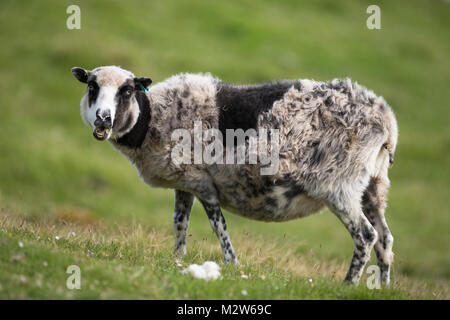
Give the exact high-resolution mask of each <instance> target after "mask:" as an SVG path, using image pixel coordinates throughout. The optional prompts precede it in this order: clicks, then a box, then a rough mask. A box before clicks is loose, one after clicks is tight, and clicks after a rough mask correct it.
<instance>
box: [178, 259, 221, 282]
mask: <svg viewBox="0 0 450 320" xmlns="http://www.w3.org/2000/svg"><path fill="white" fill-rule="evenodd" d="M182 273H183V274H192V276H193V277H194V278H197V279H204V280H217V279H218V278H219V277H220V267H219V265H218V264H217V263H215V262H213V261H206V262H205V263H204V264H202V265H198V264H191V265H190V266H189V267H187V268H186V269H184V270H183V271H182Z"/></svg>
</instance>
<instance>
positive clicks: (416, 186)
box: [0, 0, 450, 298]
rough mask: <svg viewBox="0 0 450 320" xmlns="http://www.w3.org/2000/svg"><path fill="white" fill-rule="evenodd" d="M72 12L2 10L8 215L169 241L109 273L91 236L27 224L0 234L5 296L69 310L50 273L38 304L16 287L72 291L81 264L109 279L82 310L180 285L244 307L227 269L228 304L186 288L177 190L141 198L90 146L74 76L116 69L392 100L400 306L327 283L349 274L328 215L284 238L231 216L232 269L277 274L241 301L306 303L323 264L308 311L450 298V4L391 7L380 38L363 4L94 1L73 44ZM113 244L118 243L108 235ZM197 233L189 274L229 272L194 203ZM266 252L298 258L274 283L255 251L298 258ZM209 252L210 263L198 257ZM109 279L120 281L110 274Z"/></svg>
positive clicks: (285, 226)
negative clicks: (237, 261) (176, 238)
mask: <svg viewBox="0 0 450 320" xmlns="http://www.w3.org/2000/svg"><path fill="white" fill-rule="evenodd" d="M68 4H71V3H69V2H65V1H39V2H30V3H24V2H17V1H2V2H1V3H0V40H1V43H3V44H7V45H4V46H3V48H2V50H1V51H0V89H1V92H2V93H3V94H2V96H1V97H0V133H1V134H0V151H1V156H0V205H1V207H2V215H5V214H6V212H7V213H12V214H26V215H28V216H33V217H35V219H36V220H37V221H40V220H41V219H44V221H47V220H46V219H47V217H49V216H52V217H54V216H56V217H65V218H67V216H70V217H73V216H79V215H80V214H85V215H86V216H88V217H93V218H92V219H94V220H96V221H97V220H99V221H104V225H105V226H111V225H114V224H120V225H123V226H128V227H129V229H127V230H128V232H131V233H132V232H133V231H132V230H133V229H132V227H131V222H132V221H137V222H138V223H140V224H143V225H144V226H146V227H145V228H150V229H151V230H154V231H155V233H156V234H159V233H161V236H157V237H163V238H158V239H159V240H158V241H159V242H161V243H163V245H162V246H161V247H157V249H154V250H153V251H151V253H149V255H148V256H140V257H139V252H138V251H135V259H136V260H135V261H134V262H133V261H129V260H127V259H125V260H121V259H116V258H114V259H113V258H111V259H108V260H110V263H103V261H104V260H105V259H103V258H101V257H91V258H90V259H88V258H87V257H86V252H85V250H83V249H80V247H79V246H80V245H81V244H82V243H84V242H83V241H88V240H87V239H89V238H83V239H68V240H66V242H65V243H67V244H66V246H65V247H63V248H61V247H60V245H59V243H54V242H51V241H50V242H45V241H41V240H39V241H37V240H36V239H35V238H33V237H35V236H36V235H35V234H36V233H38V234H40V232H42V235H41V238H42V239H43V238H45V234H47V233H49V236H50V237H52V234H51V232H50V231H49V230H46V228H51V225H52V223H50V222H48V221H47V222H40V223H43V224H44V225H45V226H46V227H45V228H43V229H44V230H43V231H34V227H33V225H32V224H31V225H30V227H29V228H27V229H26V230H19V229H17V226H15V225H14V223H15V222H16V220H15V219H8V223H4V224H3V225H2V228H1V229H0V236H1V238H2V239H3V240H1V241H0V261H1V264H0V266H1V268H0V270H1V271H2V272H0V274H1V275H0V277H1V278H0V284H1V287H0V289H1V288H2V290H1V291H0V297H69V296H66V295H69V294H70V293H68V292H67V290H63V289H61V290H62V291H61V290H54V289H55V288H57V287H58V286H59V287H61V288H62V287H63V283H62V284H61V282H60V281H57V279H58V276H56V275H55V277H54V278H53V277H50V278H51V279H53V280H51V281H50V280H49V281H45V283H48V287H47V286H44V288H45V290H44V289H39V288H38V287H36V286H35V285H33V284H32V283H31V282H29V283H28V284H24V285H23V286H18V284H20V281H21V280H23V278H21V277H20V275H27V276H31V275H32V274H34V273H39V272H38V271H37V270H40V269H39V266H40V261H41V260H44V259H48V260H52V261H54V262H55V265H54V266H53V267H52V268H54V269H52V270H51V272H52V273H43V271H42V274H43V277H44V278H45V279H47V277H49V275H50V274H58V275H59V277H61V279H63V278H64V279H65V276H66V275H65V274H64V268H65V267H63V266H65V265H66V264H67V263H69V262H70V263H72V261H73V262H76V263H79V264H86V266H87V267H89V268H92V271H88V273H87V275H86V277H88V279H90V280H91V282H94V281H95V280H98V281H103V280H104V283H105V286H104V287H101V286H100V287H99V288H102V289H99V288H97V287H96V286H94V287H92V288H90V287H88V288H90V289H88V288H85V290H82V292H80V293H77V294H78V296H83V297H99V296H101V295H100V294H101V293H102V292H105V291H106V292H108V291H107V290H103V289H105V287H108V286H112V287H113V288H112V289H111V290H112V292H111V295H108V294H106V296H105V297H141V296H142V297H144V296H145V297H152V298H158V297H159V298H164V297H172V298H176V297H182V295H181V294H180V292H181V289H180V288H184V287H183V286H187V287H188V288H190V289H189V290H184V289H183V294H184V292H185V291H186V292H187V294H188V297H190V298H196V297H201V296H202V292H205V293H208V297H237V296H236V292H240V290H239V289H240V288H241V282H242V281H241V280H239V281H233V280H231V278H232V277H233V274H234V273H236V272H238V271H236V270H233V269H228V268H227V270H226V273H225V275H224V277H225V279H224V280H223V281H228V283H227V287H229V288H230V289H229V290H230V291H229V292H228V291H227V292H222V291H221V290H219V289H218V285H217V284H208V285H205V284H198V285H199V287H194V286H193V285H192V284H191V282H188V281H187V280H186V279H184V278H182V277H181V276H177V275H178V272H175V271H174V270H175V269H174V268H175V267H174V263H173V260H174V259H173V257H171V255H169V254H165V253H168V252H170V246H171V241H172V238H171V237H170V231H168V230H170V221H171V211H172V202H173V196H172V194H171V192H169V191H165V190H157V189H152V190H151V189H149V188H147V187H146V186H145V185H144V184H143V183H142V182H141V181H139V180H138V178H137V176H136V173H135V170H134V169H133V168H132V167H131V166H130V165H129V164H128V163H127V162H126V160H125V159H124V158H123V157H122V156H120V155H119V154H118V153H117V152H116V151H114V150H113V149H112V148H111V147H110V146H109V145H108V144H106V143H103V144H101V143H98V142H96V141H94V139H92V136H91V133H90V132H89V130H88V129H86V128H85V127H84V125H83V124H82V122H81V120H80V117H79V108H78V101H79V99H80V97H81V94H82V92H83V90H84V88H83V87H82V86H81V84H79V83H77V82H75V80H74V79H73V77H72V75H71V74H70V71H69V70H70V68H71V67H72V66H76V65H77V66H83V67H87V68H92V67H95V66H98V65H107V64H117V65H122V66H123V67H125V68H127V69H130V70H133V71H135V73H136V74H138V75H146V76H150V77H151V78H152V79H154V81H160V80H162V79H164V78H166V77H168V76H170V75H171V74H173V73H177V72H181V71H186V72H206V71H208V72H211V73H213V74H214V75H217V76H219V77H220V78H222V79H224V80H225V81H230V82H241V83H252V82H260V81H266V80H272V79H275V78H299V77H301V78H314V79H316V80H327V79H331V78H334V77H345V76H350V77H351V78H353V79H355V80H357V81H358V82H359V83H362V84H363V85H365V86H367V87H369V88H371V89H373V90H374V91H375V92H376V93H378V94H380V95H383V96H384V97H385V98H386V100H387V101H388V102H389V103H390V104H391V105H392V106H393V108H394V110H395V111H396V114H397V118H398V122H399V126H400V141H399V146H398V150H397V154H396V165H395V166H394V168H393V169H392V170H391V172H390V175H391V180H392V188H391V193H390V202H389V208H388V221H389V223H390V226H391V230H392V232H393V234H394V236H395V238H396V242H395V253H396V260H395V265H394V272H395V279H397V280H398V283H397V286H398V287H399V289H400V291H401V292H397V291H395V292H394V291H389V290H388V291H383V292H382V293H372V292H369V291H368V290H364V289H363V288H359V289H355V291H353V290H351V289H349V290H348V289H342V288H341V287H333V286H335V285H336V283H335V282H333V280H332V279H331V278H330V277H331V273H332V270H334V267H335V269H336V271H337V272H338V273H337V274H338V275H342V272H344V271H345V270H344V269H345V265H346V264H347V263H348V262H349V259H350V255H351V249H352V244H351V240H350V237H349V236H348V235H347V233H346V231H345V230H344V228H343V227H342V226H341V225H340V223H339V222H338V221H337V219H336V218H335V217H334V216H333V215H332V214H330V213H329V212H325V213H323V214H321V215H319V216H313V217H309V218H306V219H303V220H298V221H293V222H288V223H282V224H274V223H269V224H267V223H261V222H254V221H249V220H245V219H243V218H240V217H237V216H234V215H231V214H226V218H227V222H228V225H229V229H230V232H231V237H232V240H233V243H234V246H235V248H236V250H237V252H238V255H239V256H240V258H241V260H242V261H248V266H247V265H244V266H243V267H242V268H244V269H245V268H250V269H249V270H252V271H253V272H254V273H255V274H264V273H266V275H273V279H267V278H266V280H265V281H262V280H261V281H259V282H258V281H257V280H253V281H252V282H251V286H252V287H251V288H253V289H251V288H250V287H247V291H248V292H249V295H248V297H254V298H271V297H273V298H281V297H284V298H295V297H305V296H306V295H305V294H304V293H305V291H304V290H305V283H304V282H302V281H303V280H304V278H303V277H307V278H308V275H309V274H311V275H314V276H317V277H319V275H320V273H317V271H316V269H315V267H314V266H317V265H323V264H328V265H329V266H330V268H327V269H323V271H324V272H323V273H322V275H323V276H324V277H325V275H328V278H327V277H325V278H324V279H325V280H327V281H325V283H324V284H323V287H322V288H325V289H324V290H318V289H317V288H318V287H320V285H317V286H316V289H315V290H316V291H315V293H313V294H312V296H311V297H315V298H319V297H337V298H338V297H339V296H338V295H337V294H334V293H333V292H335V293H336V291H341V290H342V292H344V293H343V294H344V296H345V297H357V296H359V297H362V298H363V297H372V295H373V294H375V295H377V294H379V296H376V297H378V298H381V297H387V298H389V297H392V296H393V295H394V296H398V297H407V296H408V294H410V295H412V296H423V295H425V297H427V298H434V297H436V296H437V297H441V298H442V297H448V289H447V288H448V283H449V278H450V251H449V247H448V243H449V240H450V239H449V235H448V230H449V226H450V221H449V210H448V205H447V198H448V194H449V180H448V177H449V176H450V152H449V150H450V126H449V119H450V112H449V108H448V101H449V100H450V92H449V90H448V83H449V81H450V61H449V59H448V54H449V52H450V50H449V49H450V48H449V47H450V44H449V42H448V30H449V27H450V26H449V24H450V22H449V21H448V16H449V11H450V6H448V5H446V4H443V3H441V2H439V1H433V2H430V1H406V0H405V1H395V2H394V1H383V2H381V4H380V6H381V8H382V30H379V31H370V30H368V29H366V28H365V19H366V17H367V15H366V14H365V8H366V7H367V5H368V4H369V2H367V3H366V4H364V3H359V2H349V1H343V2H340V3H339V5H338V4H337V3H336V2H335V1H314V2H311V3H310V4H298V3H297V1H290V2H283V4H280V3H278V2H276V3H275V2H271V1H265V2H261V1H240V2H239V4H237V3H233V2H229V1H228V2H223V3H221V4H206V3H205V2H204V1H189V2H187V1H183V2H181V1H180V2H175V1H164V2H145V3H141V2H138V1H129V2H127V4H126V5H125V4H123V2H120V1H98V2H96V3H95V4H94V3H91V2H85V3H82V4H81V5H80V6H81V10H82V29H81V30H76V31H69V30H67V29H66V28H65V19H66V17H67V15H66V14H65V9H66V7H67V5H68ZM49 221H53V220H49ZM57 221H58V220H57ZM60 227H61V225H60V224H58V223H56V224H55V225H54V227H53V228H54V229H52V231H53V233H59V230H60V229H58V228H60ZM124 228H126V227H124ZM106 229H108V228H106ZM45 230H46V231H45ZM107 231H108V232H110V233H111V234H112V236H111V237H113V236H114V234H115V233H114V231H113V230H109V229H108V230H107ZM33 232H34V233H35V234H33ZM190 233H191V234H192V237H190V240H189V241H188V250H191V253H190V255H189V256H188V257H187V259H186V262H202V261H203V260H204V259H205V258H206V257H208V258H214V259H215V260H216V261H219V260H220V259H219V248H218V246H219V245H218V242H217V241H216V239H215V238H214V236H213V235H212V232H211V231H210V228H209V224H208V222H207V220H206V218H205V214H204V213H203V212H202V210H201V208H200V206H199V205H198V204H196V205H195V207H194V212H193V214H192V222H191V227H190ZM9 234H11V235H10V236H9ZM23 239H25V240H23ZM145 239H146V237H145V236H144V235H142V238H141V239H140V240H139V241H141V242H140V244H141V245H142V246H144V248H150V247H149V245H148V244H145ZM162 239H164V240H162ZM204 239H206V240H204ZM21 240H22V241H25V247H24V250H26V255H25V256H24V258H23V259H19V260H18V261H17V263H16V264H14V263H12V262H11V261H10V260H11V257H12V255H14V254H16V253H17V250H19V249H18V247H17V243H18V241H21ZM127 240H129V238H127V237H123V238H122V243H121V245H123V246H126V245H127ZM105 241H107V240H105ZM136 241H137V240H136ZM272 243H274V244H275V245H274V246H275V247H276V248H278V247H282V248H289V252H290V255H289V257H290V259H291V260H292V261H291V262H289V263H286V265H283V264H280V263H277V264H276V270H275V271H273V273H271V272H272V271H269V270H265V268H269V267H268V266H266V262H264V260H262V261H263V262H261V261H260V262H255V263H250V261H252V257H254V255H255V252H254V250H251V248H253V247H258V248H261V252H260V256H261V257H265V256H269V257H272V259H273V260H274V261H279V260H281V261H284V259H288V258H289V257H286V255H287V254H286V253H285V250H284V249H280V248H278V249H273V250H272V251H271V250H269V249H268V250H266V249H265V246H267V245H268V244H272ZM99 245H100V246H104V251H105V252H108V250H109V249H110V247H108V245H107V243H103V242H102V243H101V244H99ZM192 247H194V248H192ZM3 248H5V250H3ZM210 248H213V249H210ZM206 249H208V250H209V251H208V254H209V256H206V253H205V256H202V251H204V250H206ZM211 250H212V251H211ZM305 257H309V258H308V259H309V260H310V261H309V262H308V263H307V262H305V261H304V260H305ZM28 258H30V259H28ZM153 259H156V260H153ZM308 259H307V260H308ZM150 260H151V261H155V262H154V263H149V261H150ZM158 261H160V263H159V264H158V263H157V262H158ZM18 266H21V267H20V268H19V267H18ZM49 266H50V263H49ZM142 266H145V268H146V269H145V270H146V272H144V273H143V274H144V275H142V277H147V278H145V279H140V278H138V279H139V281H137V283H140V284H141V285H142V286H143V287H142V288H141V289H140V290H137V289H136V290H131V289H130V288H127V274H128V271H129V272H131V273H132V272H136V271H137V270H138V269H139V268H140V267H142ZM114 268H119V270H122V269H121V268H124V270H127V272H114V270H115V269H114ZM166 269H167V270H166ZM3 270H6V272H3ZM89 270H91V269H89ZM320 270H322V269H320ZM166 271H167V272H168V273H167V274H172V275H173V276H174V277H175V280H174V282H173V283H170V281H169V278H166V277H162V276H161V275H163V274H166V273H165V272H166ZM47 272H50V271H47ZM58 272H59V273H58ZM258 272H260V273H258ZM286 277H288V278H286ZM256 278H257V277H256ZM102 279H103V280H102ZM170 279H171V278H170ZM283 279H284V280H283ZM286 279H291V280H290V281H288V283H289V286H290V287H289V289H288V290H287V291H283V293H277V292H274V291H270V290H268V291H264V284H265V283H267V282H268V280H269V282H270V283H271V284H273V286H274V287H275V286H278V287H280V284H281V283H282V282H283V281H285V282H286ZM141 280H142V281H141ZM328 281H329V282H328ZM188 283H189V284H188ZM422 283H425V285H426V288H424V287H423V285H422ZM106 284H108V285H106ZM144 284H146V285H144ZM246 285H247V284H246ZM59 287H58V288H59ZM333 288H334V289H333ZM259 289H261V290H259ZM333 290H334V291H333ZM347 290H348V291H347ZM144 292H145V294H144ZM327 292H329V293H327ZM393 292H394V293H393ZM408 292H409V293H408ZM433 292H434V293H435V294H436V295H433ZM141 293H142V295H140V294H141ZM383 294H384V295H385V296H384V295H383ZM78 296H77V297H78Z"/></svg>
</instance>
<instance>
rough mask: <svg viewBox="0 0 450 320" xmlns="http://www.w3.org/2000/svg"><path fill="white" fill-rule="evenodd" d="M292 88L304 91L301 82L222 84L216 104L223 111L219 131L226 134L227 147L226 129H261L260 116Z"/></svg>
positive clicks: (224, 140)
mask: <svg viewBox="0 0 450 320" xmlns="http://www.w3.org/2000/svg"><path fill="white" fill-rule="evenodd" d="M292 86H293V87H294V88H295V89H297V90H301V84H300V81H298V80H283V81H275V82H270V83H263V84H257V85H231V84H227V83H222V82H220V83H218V85H217V89H218V90H217V94H216V105H217V107H218V108H219V130H220V131H221V132H222V135H223V144H224V145H226V129H234V130H236V129H242V130H244V131H246V130H248V129H255V130H257V123H258V117H259V115H260V114H261V113H263V112H267V111H269V110H270V109H271V108H272V106H273V104H274V102H275V101H277V100H280V99H281V98H283V96H284V94H285V93H286V92H287V91H288V90H289V89H290V88H291V87H292ZM235 144H236V142H235Z"/></svg>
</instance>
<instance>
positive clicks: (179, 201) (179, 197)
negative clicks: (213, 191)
mask: <svg viewBox="0 0 450 320" xmlns="http://www.w3.org/2000/svg"><path fill="white" fill-rule="evenodd" d="M193 203H194V195H192V194H191V193H188V192H184V191H180V190H175V209H174V211H173V229H174V231H175V246H174V253H175V254H178V255H185V254H186V231H187V228H188V226H189V216H190V213H191V209H192V204H193Z"/></svg>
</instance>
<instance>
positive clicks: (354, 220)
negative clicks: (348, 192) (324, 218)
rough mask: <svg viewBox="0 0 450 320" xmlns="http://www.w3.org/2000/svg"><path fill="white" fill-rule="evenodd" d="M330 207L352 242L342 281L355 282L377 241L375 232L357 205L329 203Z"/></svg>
mask: <svg viewBox="0 0 450 320" xmlns="http://www.w3.org/2000/svg"><path fill="white" fill-rule="evenodd" d="M330 209H331V210H332V211H333V213H334V214H336V216H338V218H339V219H340V220H341V221H342V223H343V224H344V225H345V227H346V228H347V230H348V231H349V232H350V235H351V236H352V239H353V242H354V251H353V258H352V261H351V264H350V268H349V269H348V272H347V275H346V276H345V280H344V282H345V283H347V284H357V283H358V282H359V280H360V279H361V275H362V272H363V270H364V266H365V265H366V263H367V261H368V260H369V258H370V252H371V251H372V247H373V245H374V244H375V242H376V241H377V232H376V230H375V228H374V227H373V226H372V225H371V224H370V222H369V220H367V218H366V217H365V216H364V213H363V212H362V210H361V208H359V207H358V206H353V207H350V208H345V209H337V208H336V207H335V206H333V205H331V206H330Z"/></svg>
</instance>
